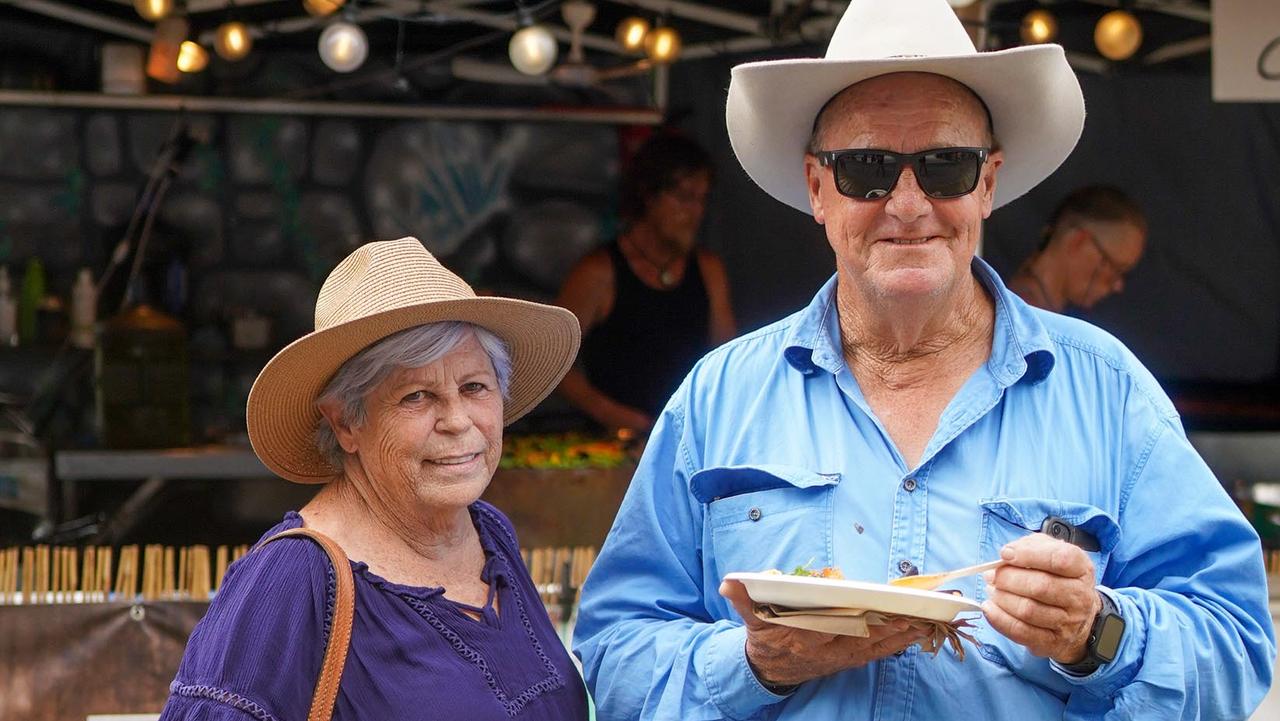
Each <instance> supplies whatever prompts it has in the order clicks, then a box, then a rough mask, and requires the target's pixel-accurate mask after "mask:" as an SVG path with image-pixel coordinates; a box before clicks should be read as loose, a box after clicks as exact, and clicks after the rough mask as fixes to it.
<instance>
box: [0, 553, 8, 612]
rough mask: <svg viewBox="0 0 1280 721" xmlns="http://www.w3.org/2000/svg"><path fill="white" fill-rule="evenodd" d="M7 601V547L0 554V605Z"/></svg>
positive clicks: (6, 603)
mask: <svg viewBox="0 0 1280 721" xmlns="http://www.w3.org/2000/svg"><path fill="white" fill-rule="evenodd" d="M8 603H9V549H5V550H4V552H3V554H0V605H8Z"/></svg>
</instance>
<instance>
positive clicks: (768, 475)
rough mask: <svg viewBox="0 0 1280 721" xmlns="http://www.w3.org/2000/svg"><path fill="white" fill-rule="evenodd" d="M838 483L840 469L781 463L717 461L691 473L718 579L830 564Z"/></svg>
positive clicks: (707, 550)
mask: <svg viewBox="0 0 1280 721" xmlns="http://www.w3.org/2000/svg"><path fill="white" fill-rule="evenodd" d="M839 483H840V474H839V473H820V472H818V471H813V470H810V469H807V468H802V467H798V466H783V465H760V466H721V467H714V468H706V469H703V470H701V471H698V472H697V473H695V474H693V476H692V477H691V478H690V479H689V486H690V491H691V492H692V493H693V496H694V497H695V498H696V499H698V501H699V502H700V503H702V504H703V505H704V506H705V509H706V515H705V519H706V520H705V527H704V529H703V546H704V547H703V553H704V554H705V557H706V558H709V559H711V562H712V564H713V566H714V569H715V572H716V578H717V579H719V578H723V577H724V575H725V574H727V573H732V572H734V571H763V570H766V569H770V568H776V569H778V570H782V571H790V570H791V569H792V568H794V567H796V566H799V565H804V564H809V565H810V566H811V567H814V568H821V567H823V566H829V565H831V562H832V560H831V559H832V551H831V533H832V523H833V509H834V497H835V489H836V486H837V485H839Z"/></svg>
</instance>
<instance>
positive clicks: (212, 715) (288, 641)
mask: <svg viewBox="0 0 1280 721" xmlns="http://www.w3.org/2000/svg"><path fill="white" fill-rule="evenodd" d="M332 586H333V574H332V571H331V568H330V564H329V560H328V556H326V555H325V553H324V551H323V550H322V549H321V548H320V547H319V546H317V545H316V544H315V543H313V542H312V541H310V540H308V539H305V538H289V539H282V540H279V541H275V542H273V543H271V544H268V545H267V546H264V547H262V548H259V549H256V550H254V551H252V552H250V553H249V554H248V555H247V556H245V557H244V558H242V559H240V560H239V561H237V562H236V563H235V564H233V566H232V568H231V569H230V570H229V571H228V574H227V578H226V580H225V581H224V582H223V584H222V587H221V588H220V589H219V590H218V593H217V595H216V596H215V597H214V600H213V602H212V603H211V604H210V605H209V611H208V613H206V614H205V617H204V618H203V619H201V620H200V622H199V623H198V624H196V628H195V630H194V631H192V633H191V638H190V639H189V640H188V641H187V649H186V651H185V652H184V653H183V657H182V663H181V664H180V665H179V667H178V673H177V676H176V678H174V680H173V683H172V684H170V687H169V700H168V702H167V703H166V704H165V707H164V710H163V711H162V713H161V715H160V718H161V719H162V721H180V720H187V721H195V720H196V719H201V720H203V719H219V720H223V719H226V720H227V721H230V720H232V719H236V720H237V721H238V720H239V719H241V718H254V719H259V720H262V719H280V720H284V719H294V718H306V716H307V711H308V710H309V709H310V707H311V698H312V695H313V693H314V690H315V684H316V680H317V679H318V677H319V674H320V666H321V664H322V663H323V658H324V646H325V643H326V642H327V634H328V623H329V619H331V618H332V613H333V609H332V599H333V597H334V594H333V593H332V592H331V591H332ZM214 709H217V710H216V711H215V710H214Z"/></svg>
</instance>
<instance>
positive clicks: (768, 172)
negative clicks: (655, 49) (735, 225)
mask: <svg viewBox="0 0 1280 721" xmlns="http://www.w3.org/2000/svg"><path fill="white" fill-rule="evenodd" d="M902 72H918V73H934V74H937V75H943V76H945V77H949V78H952V79H954V80H956V81H958V82H960V83H962V84H964V85H966V86H968V87H969V88H970V89H971V90H973V91H974V92H975V93H976V94H977V95H978V97H980V98H982V100H983V102H984V103H986V105H987V108H988V110H990V112H991V119H992V124H993V126H994V129H995V135H996V140H997V142H998V143H999V146H1000V149H1001V150H1002V151H1003V153H1004V165H1002V166H1001V168H1000V173H999V176H998V180H997V183H996V195H995V200H994V207H1000V206H1002V205H1005V204H1006V203H1009V202H1010V201H1012V200H1014V199H1015V198H1018V197H1020V196H1022V195H1023V194H1025V193H1026V192H1027V191H1029V190H1031V189H1032V188H1034V187H1035V186H1036V185H1038V184H1039V183H1040V182H1041V181H1042V180H1044V179H1045V178H1047V177H1049V175H1050V174H1052V173H1053V171H1054V170H1057V168H1058V166H1060V165H1062V162H1063V161H1064V160H1066V159H1067V156H1068V155H1070V154H1071V151H1072V149H1073V148H1075V146H1076V143H1077V142H1078V141H1079V140H1080V134H1081V132H1082V131H1083V130H1084V115H1085V109H1084V95H1083V93H1082V92H1081V90H1080V81H1079V80H1078V79H1077V78H1076V75H1075V72H1074V71H1073V70H1072V69H1071V65H1070V64H1069V63H1068V62H1067V59H1066V54H1065V53H1064V52H1063V50H1062V48H1061V47H1060V46H1058V45H1033V46H1026V47H1018V48H1011V49H1008V50H1000V51H996V52H984V53H974V54H967V55H950V56H931V57H903V58H886V59H880V60H826V59H823V58H802V59H793V60H773V61H763V62H755V63H746V64H743V65H739V66H737V67H735V68H734V69H733V73H732V79H731V80H730V83H729V97H728V101H727V102H726V105H725V124H726V125H727V127H728V131H729V141H730V143H731V144H732V145H733V152H734V153H735V154H736V155H737V156H738V161H739V162H740V163H741V164H742V167H743V169H744V170H746V171H747V174H748V175H749V176H751V179H752V180H754V181H755V182H756V184H757V185H759V186H760V187H761V188H762V189H764V191H765V192H766V193H768V194H769V195H772V196H773V197H774V198H777V199H778V200H780V201H782V202H783V203H786V204H787V205H790V206H791V207H793V208H795V209H797V210H799V211H801V212H804V213H810V214H812V212H813V211H812V208H811V207H810V205H809V196H808V192H807V190H806V185H805V177H804V153H805V146H806V145H807V144H808V140H809V135H810V134H811V133H812V131H813V122H814V119H815V118H816V117H817V115H818V112H819V111H820V110H821V109H822V106H823V105H825V104H826V103H827V101H828V100H830V99H831V98H832V97H834V96H835V95H836V94H837V93H839V92H840V91H841V90H843V89H845V88H847V87H849V86H850V85H853V84H855V83H858V82H861V81H863V80H867V79H869V78H873V77H876V76H879V75H887V74H889V73H902Z"/></svg>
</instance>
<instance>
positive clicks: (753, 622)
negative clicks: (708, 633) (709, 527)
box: [720, 581, 926, 686]
mask: <svg viewBox="0 0 1280 721" xmlns="http://www.w3.org/2000/svg"><path fill="white" fill-rule="evenodd" d="M720 595H721V596H724V597H725V598H727V599H729V602H730V603H732V604H733V608H734V610H736V611H737V612H738V615H740V616H742V620H743V622H744V623H745V624H746V627H747V662H748V663H750V664H751V669H752V670H753V671H755V674H756V678H759V679H760V680H761V681H762V682H764V683H766V684H768V685H771V686H793V685H795V684H799V683H804V682H805V681H808V680H810V679H815V678H819V677H821V676H829V675H831V674H833V673H835V672H837V671H843V670H844V669H847V668H857V667H858V666H865V665H866V664H868V663H870V662H872V661H874V660H876V659H879V658H884V657H886V656H891V655H893V654H895V653H897V652H899V651H902V650H904V649H906V648H907V647H908V646H910V645H911V644H913V643H915V642H917V641H919V640H920V639H922V638H924V637H925V635H926V632H925V631H924V630H922V629H913V628H912V627H911V625H910V623H909V622H908V621H905V620H902V619H897V620H894V621H891V622H890V623H888V624H885V625H883V626H872V627H871V635H870V636H868V637H866V638H858V637H856V636H837V635H833V634H829V633H818V632H817V631H806V630H804V629H799V628H790V627H787V626H779V625H777V624H773V623H766V622H765V621H761V620H760V619H758V618H756V617H755V614H753V613H751V597H750V596H748V595H747V589H746V587H745V586H743V585H742V583H741V582H739V581H724V582H722V583H721V584H720Z"/></svg>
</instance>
